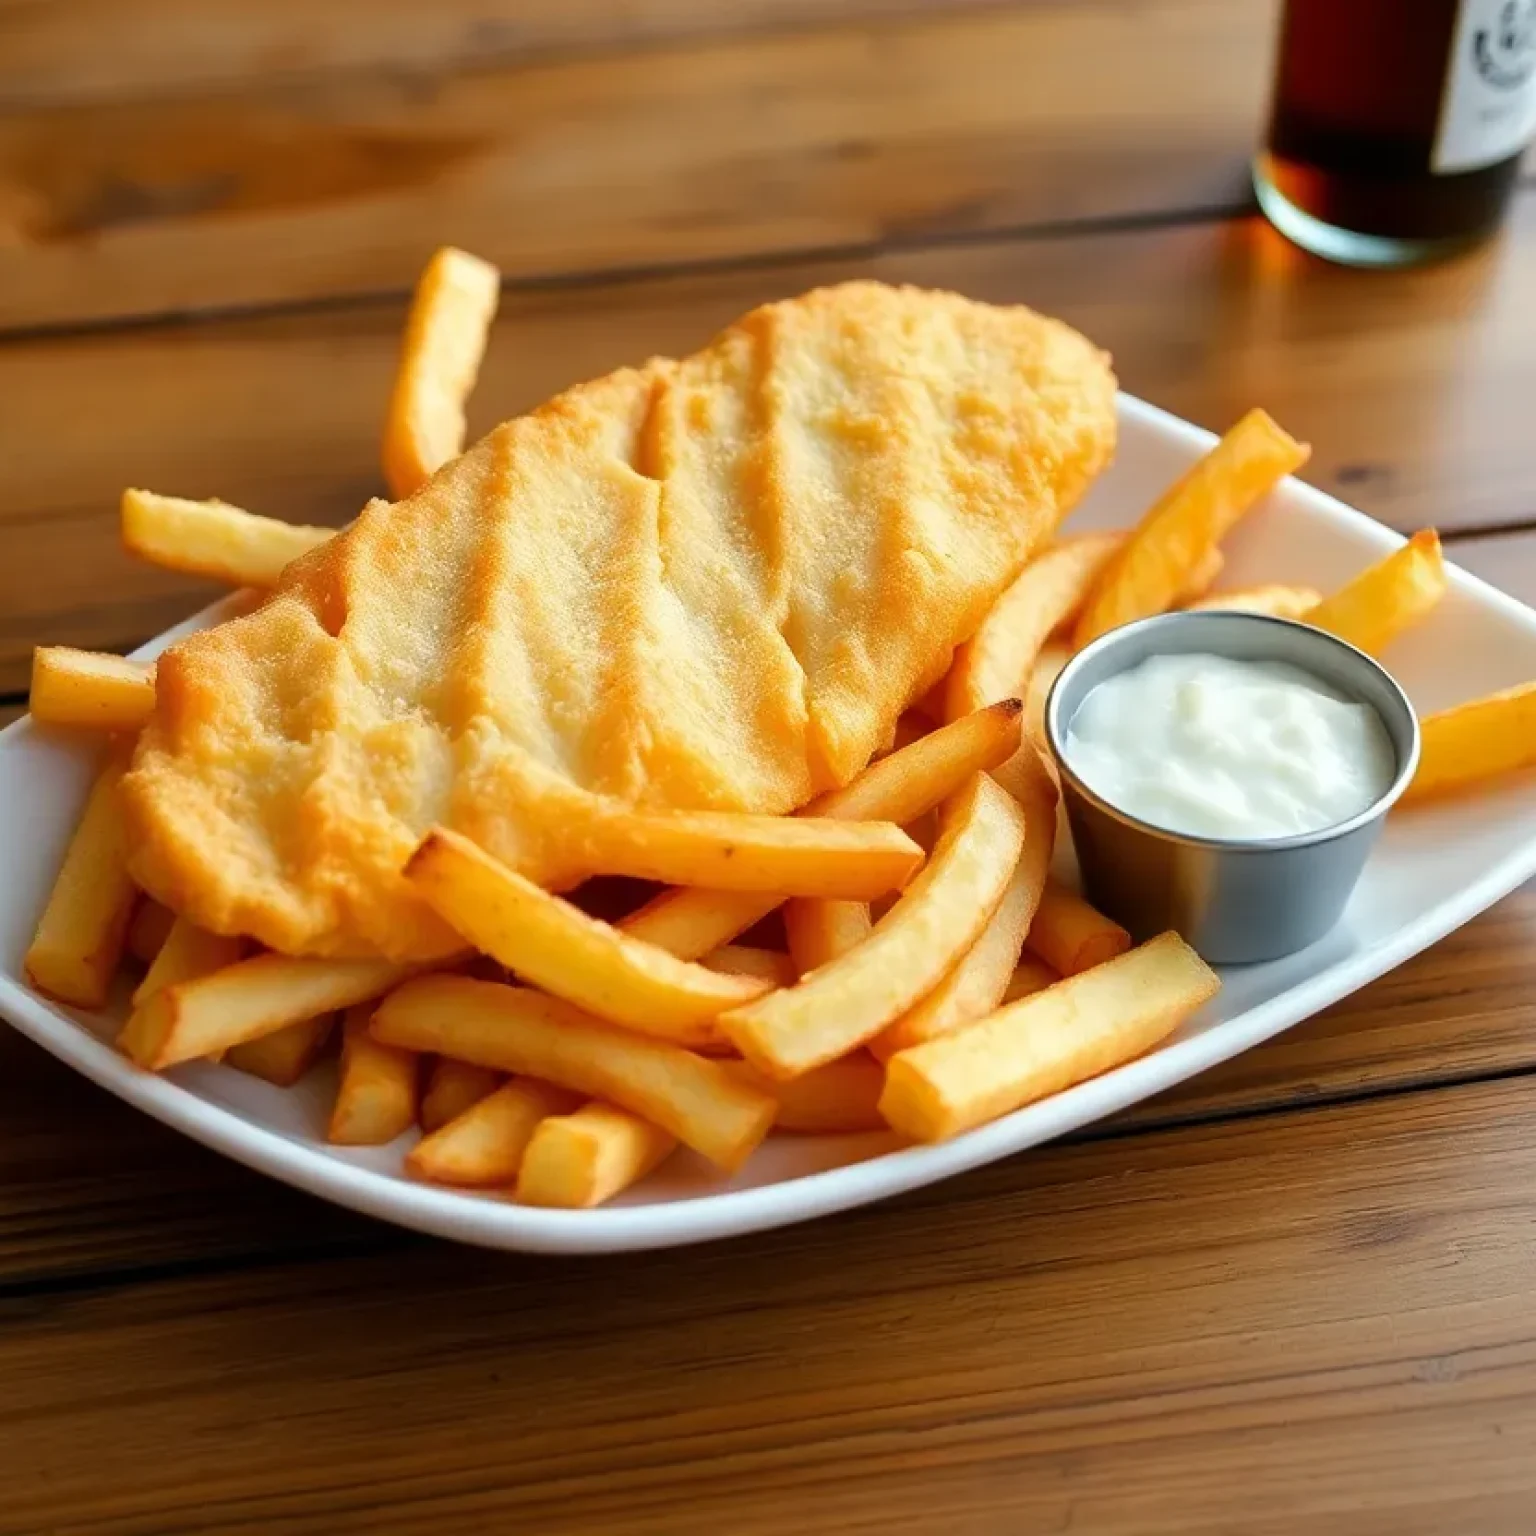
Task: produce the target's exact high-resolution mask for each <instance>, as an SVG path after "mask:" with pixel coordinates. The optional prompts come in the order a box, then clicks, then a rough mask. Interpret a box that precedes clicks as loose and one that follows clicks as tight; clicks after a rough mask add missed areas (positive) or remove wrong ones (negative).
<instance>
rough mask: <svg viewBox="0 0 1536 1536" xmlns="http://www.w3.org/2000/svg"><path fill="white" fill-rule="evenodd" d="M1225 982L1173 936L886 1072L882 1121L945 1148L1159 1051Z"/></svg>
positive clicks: (910, 1054)
mask: <svg viewBox="0 0 1536 1536" xmlns="http://www.w3.org/2000/svg"><path fill="white" fill-rule="evenodd" d="M1220 987H1221V983H1220V981H1218V980H1217V978H1216V974H1215V972H1214V971H1212V970H1211V968H1210V967H1209V966H1208V965H1206V963H1205V962H1204V961H1203V960H1202V959H1201V958H1200V957H1199V955H1197V954H1196V953H1195V952H1194V950H1192V949H1191V948H1190V947H1189V945H1187V944H1186V943H1185V942H1184V941H1183V939H1181V938H1180V937H1179V936H1178V935H1177V934H1176V933H1165V934H1163V935H1161V937H1159V938H1155V939H1152V940H1150V941H1149V942H1147V943H1146V944H1143V945H1141V947H1140V948H1138V949H1133V950H1131V951H1130V952H1129V953H1128V954H1124V955H1120V956H1117V957H1116V958H1115V959H1113V960H1110V961H1106V962H1105V963H1104V964H1103V965H1098V966H1095V967H1094V968H1093V969H1092V970H1088V971H1083V972H1082V973H1080V974H1079V975H1077V976H1072V977H1069V978H1068V979H1067V980H1065V981H1062V982H1060V983H1058V984H1057V985H1056V986H1054V987H1051V988H1050V989H1049V990H1047V991H1045V992H1041V993H1039V994H1037V995H1036V996H1034V997H1026V998H1024V999H1023V1000H1022V1001H1020V1002H1017V1003H1010V1004H1009V1005H1008V1006H1007V1007H1006V1008H1002V1009H999V1010H998V1012H996V1013H994V1014H992V1015H991V1016H990V1017H988V1018H985V1019H983V1020H982V1021H981V1022H980V1023H978V1024H972V1025H971V1026H970V1027H969V1028H967V1029H962V1030H958V1031H957V1032H956V1033H954V1034H951V1035H945V1036H943V1037H942V1038H940V1039H938V1040H928V1041H925V1042H924V1043H923V1044H922V1045H914V1046H913V1047H912V1048H911V1049H910V1050H906V1051H902V1052H900V1053H899V1054H898V1055H895V1056H893V1057H892V1058H891V1059H890V1061H889V1062H888V1063H887V1064H886V1069H885V1091H884V1092H883V1093H882V1094H881V1096H880V1112H881V1113H882V1114H883V1115H884V1116H885V1118H886V1119H887V1120H888V1121H889V1122H890V1124H891V1125H892V1126H894V1127H895V1128H896V1129H897V1130H898V1131H901V1132H902V1133H903V1134H905V1135H907V1136H911V1137H913V1138H915V1139H916V1140H918V1141H941V1140H943V1139H944V1138H945V1137H946V1136H954V1135H956V1134H957V1133H959V1132H960V1131H965V1130H969V1129H971V1127H973V1126H977V1125H982V1124H985V1123H986V1122H987V1121H988V1120H995V1119H997V1118H998V1116H999V1115H1006V1114H1008V1113H1009V1112H1010V1111H1011V1110H1015V1109H1019V1108H1021V1107H1022V1106H1023V1105H1025V1104H1030V1103H1033V1102H1034V1101H1035V1100H1037V1099H1043V1098H1045V1097H1047V1095H1049V1094H1053V1093H1059V1092H1060V1091H1061V1090H1062V1089H1063V1088H1070V1087H1071V1086H1072V1085H1073V1084H1074V1083H1080V1082H1083V1081H1085V1080H1086V1079H1087V1078H1090V1077H1097V1076H1098V1075H1099V1073H1101V1072H1107V1071H1109V1070H1110V1068H1112V1067H1117V1066H1119V1065H1120V1064H1121V1063H1122V1062H1126V1061H1130V1060H1132V1059H1133V1058H1134V1057H1136V1056H1140V1055H1141V1054H1142V1053H1143V1052H1144V1051H1148V1050H1150V1049H1151V1048H1152V1047H1153V1046H1154V1045H1156V1044H1157V1043H1158V1042H1159V1041H1160V1040H1163V1039H1165V1038H1166V1037H1167V1036H1168V1035H1170V1034H1172V1033H1173V1031H1174V1030H1175V1029H1177V1028H1178V1026H1179V1025H1180V1024H1181V1023H1182V1022H1183V1021H1184V1020H1185V1019H1186V1018H1188V1017H1189V1015H1190V1014H1191V1013H1193V1012H1194V1011H1195V1009H1196V1008H1198V1007H1199V1006H1200V1005H1201V1004H1202V1003H1204V1002H1206V1001H1207V1000H1208V999H1209V998H1212V997H1214V996H1215V995H1216V993H1217V991H1219V990H1220Z"/></svg>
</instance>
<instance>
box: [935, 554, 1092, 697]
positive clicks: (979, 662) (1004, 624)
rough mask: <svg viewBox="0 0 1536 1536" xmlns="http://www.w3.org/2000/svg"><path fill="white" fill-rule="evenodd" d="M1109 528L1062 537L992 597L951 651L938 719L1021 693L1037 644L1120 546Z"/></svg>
mask: <svg viewBox="0 0 1536 1536" xmlns="http://www.w3.org/2000/svg"><path fill="white" fill-rule="evenodd" d="M1121 543H1122V537H1121V535H1119V534H1115V533H1090V534H1085V535H1084V536H1082V537H1080V538H1076V539H1066V540H1063V542H1061V543H1060V544H1057V545H1056V546H1055V547H1054V548H1051V549H1047V550H1046V551H1045V552H1044V553H1043V554H1040V555H1037V556H1036V557H1035V558H1034V559H1033V560H1031V561H1030V562H1029V564H1028V565H1026V566H1025V567H1024V569H1023V570H1022V571H1021V572H1020V573H1019V575H1018V577H1017V578H1016V579H1015V580H1014V583H1013V585H1012V586H1011V587H1009V588H1008V589H1007V590H1006V591H1005V592H1004V593H1003V595H1002V596H1001V597H1000V598H998V600H997V601H996V602H995V603H993V605H992V607H991V608H990V610H989V611H988V613H987V616H986V617H985V618H984V619H983V620H982V621H981V624H980V626H979V627H978V628H977V630H976V633H975V634H974V635H972V636H971V638H970V639H969V640H967V641H966V642H965V643H964V644H963V645H962V646H961V647H960V648H959V649H958V650H957V651H956V652H955V659H954V661H953V662H952V663H951V665H950V669H949V678H948V681H947V682H946V684H945V694H944V718H945V719H946V720H956V719H958V718H959V717H960V716H961V715H965V714H968V713H969V712H970V711H971V710H974V709H984V708H986V706H987V705H988V704H991V703H994V702H995V701H996V700H998V699H1006V698H1010V697H1017V696H1020V695H1022V694H1023V692H1024V685H1025V683H1026V681H1027V680H1028V678H1029V674H1030V671H1031V669H1032V668H1033V666H1034V664H1035V660H1036V658H1037V657H1038V656H1039V654H1040V648H1041V646H1043V645H1044V644H1045V642H1046V641H1047V640H1048V639H1049V638H1050V636H1051V634H1052V633H1053V632H1054V631H1055V630H1056V629H1057V628H1058V627H1059V626H1060V625H1062V624H1064V623H1066V622H1067V620H1069V619H1070V618H1072V616H1073V615H1074V614H1076V613H1077V611H1078V609H1079V608H1081V607H1082V605H1083V603H1084V601H1085V600H1086V599H1087V596H1088V593H1089V592H1090V591H1091V590H1092V588H1093V583H1094V582H1095V580H1096V579H1097V578H1098V576H1099V573H1100V572H1101V571H1102V570H1103V569H1104V566H1105V565H1106V564H1107V562H1108V561H1109V559H1110V557H1111V556H1113V555H1114V553H1115V551H1116V550H1117V549H1119V547H1120V545H1121Z"/></svg>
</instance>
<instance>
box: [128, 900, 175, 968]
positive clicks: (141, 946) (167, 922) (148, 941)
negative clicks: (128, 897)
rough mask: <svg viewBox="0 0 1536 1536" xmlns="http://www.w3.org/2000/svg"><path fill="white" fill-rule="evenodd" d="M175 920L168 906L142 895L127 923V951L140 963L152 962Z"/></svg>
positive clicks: (168, 935)
mask: <svg viewBox="0 0 1536 1536" xmlns="http://www.w3.org/2000/svg"><path fill="white" fill-rule="evenodd" d="M175 922H176V914H175V913H174V912H172V911H171V909H170V908H169V907H162V906H161V905H160V903H159V902H158V901H156V900H155V899H154V897H153V896H146V897H144V899H143V900H142V901H141V902H139V904H138V906H136V907H135V908H134V909H133V919H132V921H131V922H130V923H129V924H128V944H127V949H128V953H129V954H130V955H132V956H133V958H134V959H135V960H137V961H139V962H140V964H142V965H151V964H153V962H154V958H155V956H156V955H158V954H159V953H160V948H161V946H162V945H163V944H164V943H165V941H166V940H167V939H168V938H169V937H170V936H171V928H172V927H173V926H174V925H175Z"/></svg>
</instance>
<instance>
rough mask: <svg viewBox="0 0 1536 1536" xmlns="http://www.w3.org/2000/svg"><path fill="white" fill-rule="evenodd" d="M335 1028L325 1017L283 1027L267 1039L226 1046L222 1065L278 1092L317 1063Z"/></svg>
mask: <svg viewBox="0 0 1536 1536" xmlns="http://www.w3.org/2000/svg"><path fill="white" fill-rule="evenodd" d="M335 1024H336V1020H335V1018H334V1017H333V1016H332V1015H331V1014H328V1013H323V1014H321V1015H320V1017H319V1018H317V1019H300V1020H299V1022H298V1023H297V1024H285V1025H284V1026H283V1027H282V1028H281V1029H275V1030H273V1031H272V1033H271V1034H270V1035H261V1036H260V1037H258V1038H257V1039H255V1040H244V1041H242V1042H241V1043H240V1044H239V1045H232V1046H230V1048H229V1049H228V1050H227V1051H225V1053H224V1065H225V1066H226V1067H234V1068H235V1070H236V1071H238V1072H244V1073H246V1074H247V1075H248V1076H250V1077H259V1078H261V1079H262V1080H263V1081H264V1082H268V1083H276V1084H277V1086H278V1087H279V1088H291V1087H293V1085H294V1084H295V1083H296V1082H298V1080H299V1079H300V1078H301V1077H303V1076H304V1074H305V1073H306V1072H308V1071H309V1069H310V1068H311V1067H312V1066H314V1064H315V1062H316V1061H317V1060H318V1059H319V1057H320V1053H321V1052H322V1051H323V1050H324V1049H325V1047H326V1042H327V1041H328V1040H329V1039H330V1038H331V1031H332V1030H333V1029H334V1028H335Z"/></svg>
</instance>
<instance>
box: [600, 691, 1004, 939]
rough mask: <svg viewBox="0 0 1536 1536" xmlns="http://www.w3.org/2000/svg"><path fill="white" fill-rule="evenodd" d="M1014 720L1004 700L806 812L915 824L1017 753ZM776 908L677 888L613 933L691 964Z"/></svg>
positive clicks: (735, 895)
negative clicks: (621, 933) (983, 771)
mask: <svg viewBox="0 0 1536 1536" xmlns="http://www.w3.org/2000/svg"><path fill="white" fill-rule="evenodd" d="M1020 713H1021V707H1020V705H1019V702H1018V700H1017V699H1005V700H1004V701H1003V702H1002V703H1001V704H997V705H994V706H993V707H992V708H990V709H984V710H980V711H978V712H977V713H975V714H972V715H967V716H965V717H963V718H962V719H959V720H956V721H954V722H953V723H952V724H950V725H946V726H942V727H941V728H940V729H938V730H936V731H933V732H931V733H930V734H929V735H927V736H924V737H922V738H921V739H920V740H918V741H915V742H913V743H912V745H911V746H910V747H903V748H902V749H901V750H900V751H897V752H892V753H891V754H890V756H888V757H882V758H881V759H880V760H879V761H878V762H875V763H871V764H870V766H869V767H868V768H866V769H865V770H864V772H863V773H861V774H860V775H859V776H858V778H856V779H854V780H853V782H852V783H850V784H848V785H846V786H845V787H844V788H842V789H840V790H835V791H833V792H832V793H831V794H829V795H824V796H822V798H821V799H820V800H819V801H813V802H812V804H811V805H810V806H808V807H806V809H807V810H808V811H813V812H814V814H816V815H817V816H833V817H837V818H839V819H842V820H848V821H872V820H880V821H893V822H897V823H899V824H901V825H903V826H904V825H906V824H907V823H909V822H912V821H916V820H917V818H918V817H919V816H921V815H923V814H924V813H925V812H927V811H929V810H932V808H933V807H934V806H936V805H937V804H938V803H939V802H940V801H941V800H943V799H945V798H946V797H947V796H949V795H951V794H953V793H954V791H955V790H956V789H958V788H959V787H960V786H961V785H962V784H964V783H965V781H966V780H967V779H968V778H969V777H970V776H971V774H973V773H975V772H976V771H977V770H978V769H985V768H992V767H995V766H996V765H997V764H999V763H1001V762H1002V761H1003V760H1004V759H1005V758H1007V757H1008V756H1009V755H1010V754H1011V753H1012V752H1013V751H1014V750H1015V748H1017V746H1018V744H1019V717H1020ZM780 900H781V899H780V898H779V897H777V896H767V895H762V894H758V893H750V892H747V893H744V892H740V891H737V892H730V891H713V890H708V889H697V888H687V887H685V888H682V889H679V890H672V891H663V892H662V893H661V895H659V896H657V897H655V898H654V899H653V900H652V901H649V902H647V903H646V905H645V906H643V907H641V908H640V910H639V911H638V912H633V913H631V914H630V915H629V916H628V917H626V918H624V919H623V920H622V921H621V922H620V923H619V927H620V928H621V929H622V930H623V931H624V932H625V933H627V934H629V935H630V936H631V937H633V938H637V939H644V940H645V941H646V942H647V943H650V944H655V945H656V946H657V947H658V948H660V949H665V950H669V951H670V952H671V953H672V954H674V955H676V956H678V957H679V958H680V959H683V960H696V959H698V957H699V956H700V955H703V954H707V953H708V952H709V951H710V950H712V949H716V948H718V947H719V946H720V945H722V944H728V943H729V942H730V941H731V940H732V939H734V938H736V937H737V935H738V934H742V933H745V932H746V931H747V929H748V928H750V927H751V926H752V925H753V924H754V923H757V922H761V921H762V919H763V918H765V917H767V916H768V914H769V913H770V912H772V911H774V910H775V909H776V908H777V907H778V906H779V905H780Z"/></svg>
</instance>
